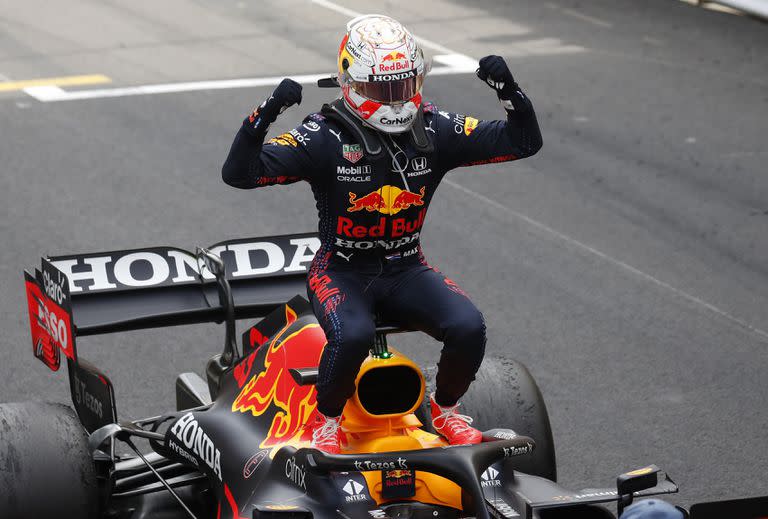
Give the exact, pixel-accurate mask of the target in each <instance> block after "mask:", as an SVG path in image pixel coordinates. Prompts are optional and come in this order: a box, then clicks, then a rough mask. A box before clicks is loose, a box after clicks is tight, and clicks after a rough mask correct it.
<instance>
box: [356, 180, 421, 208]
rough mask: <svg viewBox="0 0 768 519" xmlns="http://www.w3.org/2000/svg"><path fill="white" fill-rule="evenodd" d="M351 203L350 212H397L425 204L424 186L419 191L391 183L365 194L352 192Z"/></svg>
mask: <svg viewBox="0 0 768 519" xmlns="http://www.w3.org/2000/svg"><path fill="white" fill-rule="evenodd" d="M349 203H350V204H352V205H351V206H349V207H348V208H347V212H349V213H354V212H357V211H362V210H363V209H365V210H366V211H368V212H369V213H372V212H374V211H378V212H380V213H382V214H397V213H399V212H400V211H402V210H404V209H408V208H410V207H411V206H417V207H418V206H422V205H424V187H422V188H421V189H420V190H419V192H418V193H414V192H412V191H407V190H404V189H400V188H399V187H397V186H390V185H386V186H382V187H381V188H380V189H377V190H376V191H373V192H371V193H368V194H367V195H364V196H358V195H356V194H355V193H352V192H350V193H349Z"/></svg>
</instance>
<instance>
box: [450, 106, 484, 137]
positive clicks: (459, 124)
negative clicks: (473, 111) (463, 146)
mask: <svg viewBox="0 0 768 519" xmlns="http://www.w3.org/2000/svg"><path fill="white" fill-rule="evenodd" d="M440 115H442V116H443V117H445V118H446V119H451V117H450V114H449V113H447V112H440ZM478 124H480V121H478V120H477V119H475V118H474V117H472V116H470V115H459V114H455V115H454V116H453V131H455V132H456V134H458V135H461V134H462V133H463V134H464V135H466V136H467V137H469V136H470V134H471V133H472V132H473V131H475V128H477V125H478Z"/></svg>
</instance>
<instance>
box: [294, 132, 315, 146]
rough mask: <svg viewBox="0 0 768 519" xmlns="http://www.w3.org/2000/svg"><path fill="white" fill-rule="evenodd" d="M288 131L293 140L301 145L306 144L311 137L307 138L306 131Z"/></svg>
mask: <svg viewBox="0 0 768 519" xmlns="http://www.w3.org/2000/svg"><path fill="white" fill-rule="evenodd" d="M288 133H290V134H291V136H292V137H293V138H294V140H295V141H296V142H298V143H299V144H301V145H302V146H306V145H307V144H309V141H311V140H312V139H310V138H309V134H308V133H306V132H305V133H302V132H300V131H298V130H291V131H290V132H288ZM294 146H295V145H294Z"/></svg>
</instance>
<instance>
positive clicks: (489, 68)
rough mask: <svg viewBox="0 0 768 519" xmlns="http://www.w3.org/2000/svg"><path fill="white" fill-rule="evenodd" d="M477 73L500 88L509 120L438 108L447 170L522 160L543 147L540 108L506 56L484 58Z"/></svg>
mask: <svg viewBox="0 0 768 519" xmlns="http://www.w3.org/2000/svg"><path fill="white" fill-rule="evenodd" d="M477 76H478V77H479V78H480V79H481V80H483V81H484V82H485V83H487V84H488V85H490V86H491V88H493V89H494V90H495V91H496V94H497V96H498V98H499V101H500V102H501V105H502V106H503V107H504V111H505V112H506V120H502V121H478V120H477V119H475V118H473V117H470V116H464V115H457V114H452V113H448V112H442V111H441V112H438V114H436V119H437V121H438V128H439V129H440V131H439V136H438V148H439V157H440V161H441V163H442V165H443V168H444V169H445V170H450V169H453V168H456V167H460V166H472V165H477V164H488V163H495V162H506V161H510V160H518V159H522V158H525V157H530V156H531V155H534V154H535V153H536V152H537V151H539V150H540V149H541V146H542V139H541V131H540V130H539V123H538V120H537V119H536V112H535V111H534V109H533V104H532V103H531V101H530V99H528V97H527V96H526V95H525V93H523V91H522V89H521V88H520V86H519V85H518V84H517V83H516V82H515V80H514V78H513V77H512V73H511V72H510V71H509V67H507V64H506V62H505V61H504V58H502V57H500V56H486V57H485V58H483V59H481V60H480V67H479V68H478V69H477Z"/></svg>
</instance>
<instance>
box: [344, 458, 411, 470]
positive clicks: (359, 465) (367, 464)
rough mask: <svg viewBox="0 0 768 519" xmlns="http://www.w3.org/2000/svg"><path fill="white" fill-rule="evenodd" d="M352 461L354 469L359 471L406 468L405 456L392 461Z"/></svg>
mask: <svg viewBox="0 0 768 519" xmlns="http://www.w3.org/2000/svg"><path fill="white" fill-rule="evenodd" d="M353 463H354V465H355V469H356V470H359V471H366V470H397V469H407V468H408V460H407V459H405V458H397V459H395V460H392V461H371V460H355V461H354V462H353Z"/></svg>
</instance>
